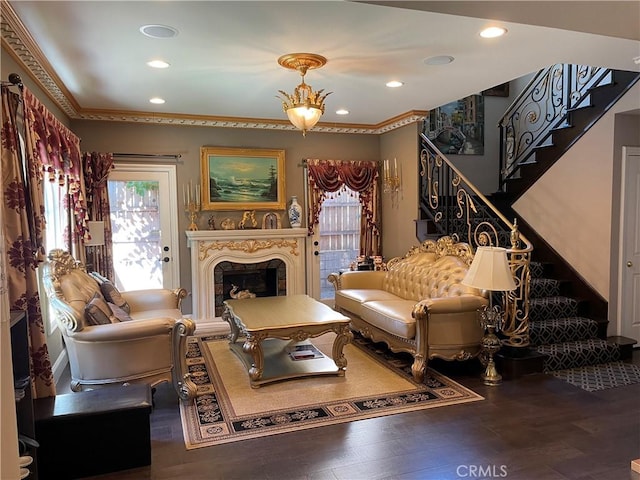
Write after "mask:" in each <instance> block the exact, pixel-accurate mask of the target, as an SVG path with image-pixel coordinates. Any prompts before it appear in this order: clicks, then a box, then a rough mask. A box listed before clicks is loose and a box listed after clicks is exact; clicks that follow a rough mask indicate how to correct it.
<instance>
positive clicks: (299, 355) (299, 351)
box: [286, 343, 324, 361]
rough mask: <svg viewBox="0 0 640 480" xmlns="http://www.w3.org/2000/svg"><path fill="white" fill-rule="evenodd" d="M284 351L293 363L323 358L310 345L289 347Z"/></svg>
mask: <svg viewBox="0 0 640 480" xmlns="http://www.w3.org/2000/svg"><path fill="white" fill-rule="evenodd" d="M286 351H287V353H288V354H289V356H290V357H291V359H292V360H295V361H298V360H310V359H313V358H322V357H324V355H323V353H322V352H321V351H320V350H318V349H317V348H316V347H315V345H312V344H310V343H302V344H294V345H289V346H287V348H286Z"/></svg>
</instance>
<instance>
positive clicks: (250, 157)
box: [200, 147, 286, 210]
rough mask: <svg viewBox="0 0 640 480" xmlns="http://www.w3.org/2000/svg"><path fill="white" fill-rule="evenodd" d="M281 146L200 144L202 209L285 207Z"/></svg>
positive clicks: (267, 208) (277, 208)
mask: <svg viewBox="0 0 640 480" xmlns="http://www.w3.org/2000/svg"><path fill="white" fill-rule="evenodd" d="M284 168H285V166H284V150H265V149H254V148H251V149H250V148H232V147H201V148H200V179H201V185H202V197H203V198H202V210H284V209H285V206H286V199H285V194H286V191H285V177H284Z"/></svg>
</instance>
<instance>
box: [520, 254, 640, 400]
mask: <svg viewBox="0 0 640 480" xmlns="http://www.w3.org/2000/svg"><path fill="white" fill-rule="evenodd" d="M578 310H579V309H578V302H577V301H576V299H574V298H571V297H568V296H565V295H563V294H562V283H561V282H559V281H558V280H555V279H551V278H546V272H545V267H544V265H542V264H540V263H536V262H532V263H531V289H530V310H529V319H530V330H529V331H530V341H531V345H533V346H534V348H535V349H536V350H537V351H538V352H539V353H541V354H543V355H545V356H546V358H545V360H544V364H543V371H544V372H545V373H550V374H553V375H554V376H556V377H558V378H561V379H563V380H566V381H568V382H569V383H571V384H573V385H576V386H579V387H580V388H583V389H584V390H588V391H595V390H601V389H603V388H613V387H615V386H620V385H628V384H630V383H638V382H640V369H639V368H638V367H637V366H635V365H629V364H624V363H622V362H621V361H620V347H619V346H618V345H617V344H615V343H610V342H607V340H605V339H601V338H598V322H597V321H596V320H593V319H590V318H586V317H583V316H580V315H579V313H578Z"/></svg>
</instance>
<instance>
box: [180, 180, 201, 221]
mask: <svg viewBox="0 0 640 480" xmlns="http://www.w3.org/2000/svg"><path fill="white" fill-rule="evenodd" d="M183 197H184V200H185V205H184V209H185V211H186V212H187V213H188V214H189V222H190V223H189V227H188V229H189V230H190V231H195V230H198V224H197V223H196V219H197V218H198V212H199V211H200V206H201V203H200V185H198V184H196V188H195V189H194V188H193V180H189V183H188V184H187V185H183Z"/></svg>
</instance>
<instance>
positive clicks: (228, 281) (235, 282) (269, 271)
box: [222, 268, 278, 300]
mask: <svg viewBox="0 0 640 480" xmlns="http://www.w3.org/2000/svg"><path fill="white" fill-rule="evenodd" d="M234 288H235V290H236V291H235V292H234V293H237V292H240V291H242V290H249V292H250V293H253V294H254V295H255V296H256V297H275V296H277V295H278V269H277V268H265V269H262V270H257V269H256V270H242V271H239V270H228V271H226V272H224V273H223V275H222V292H223V300H227V299H229V298H232V297H231V292H232V291H233V289H234Z"/></svg>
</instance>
